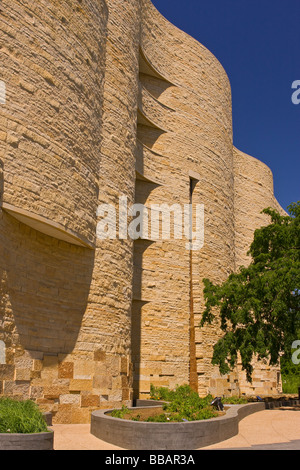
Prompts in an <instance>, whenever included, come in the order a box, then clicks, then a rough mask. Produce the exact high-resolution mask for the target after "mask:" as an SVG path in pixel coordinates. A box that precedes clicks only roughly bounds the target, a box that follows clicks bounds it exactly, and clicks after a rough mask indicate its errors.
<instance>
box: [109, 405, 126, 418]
mask: <svg viewBox="0 0 300 470" xmlns="http://www.w3.org/2000/svg"><path fill="white" fill-rule="evenodd" d="M126 414H130V410H129V408H127V406H125V405H122V408H121V409H120V410H113V411H112V412H111V416H112V417H113V418H121V419H123V418H124V416H125V415H126Z"/></svg>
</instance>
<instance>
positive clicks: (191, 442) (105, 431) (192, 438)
mask: <svg viewBox="0 0 300 470" xmlns="http://www.w3.org/2000/svg"><path fill="white" fill-rule="evenodd" d="M150 406H151V405H150ZM152 406H153V403H152ZM144 408H145V407H140V406H139V407H135V408H130V409H131V410H137V409H140V410H143V409H144ZM157 408H161V405H158V406H157ZM264 409H265V403H263V402H259V403H249V404H246V405H231V406H229V405H228V409H227V411H226V414H225V415H223V416H220V417H218V418H212V419H206V420H201V421H188V422H169V423H151V422H150V423H149V422H142V421H132V420H127V419H120V418H113V417H112V416H110V415H109V414H110V413H111V412H112V411H113V410H99V411H94V412H93V413H92V415H91V428H90V430H91V434H93V435H94V436H96V437H98V438H99V439H101V440H103V441H105V442H108V443H110V444H113V445H116V446H118V447H121V448H123V449H126V450H193V449H199V448H201V447H205V446H208V445H211V444H215V443H217V442H221V441H224V440H225V439H229V438H230V437H233V436H235V435H236V434H237V433H238V424H239V421H240V420H241V419H243V418H244V417H245V416H248V415H249V414H252V413H255V412H257V411H262V410H264Z"/></svg>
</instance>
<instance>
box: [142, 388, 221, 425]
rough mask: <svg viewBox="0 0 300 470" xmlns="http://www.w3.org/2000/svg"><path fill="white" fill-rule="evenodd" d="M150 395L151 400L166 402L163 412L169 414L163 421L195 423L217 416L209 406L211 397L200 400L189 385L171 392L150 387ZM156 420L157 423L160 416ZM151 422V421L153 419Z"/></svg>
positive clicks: (160, 418)
mask: <svg viewBox="0 0 300 470" xmlns="http://www.w3.org/2000/svg"><path fill="white" fill-rule="evenodd" d="M150 393H151V398H154V399H163V400H165V401H167V402H168V403H166V404H165V405H164V406H163V409H164V411H165V412H166V413H169V415H168V416H166V417H165V420H164V421H183V420H187V421H195V420H200V419H210V418H214V417H216V416H218V413H217V411H216V410H215V409H213V408H212V406H211V405H210V403H211V401H212V400H213V397H212V395H207V396H206V397H205V398H200V397H199V395H198V393H197V392H195V391H193V390H192V389H191V387H190V386H189V385H181V386H179V387H176V389H175V390H173V391H172V390H169V389H167V388H164V387H159V388H156V387H154V386H152V385H151V388H150ZM156 418H157V419H158V420H159V421H161V420H162V419H163V418H162V416H161V417H156ZM168 418H169V419H168ZM151 420H152V421H153V419H151Z"/></svg>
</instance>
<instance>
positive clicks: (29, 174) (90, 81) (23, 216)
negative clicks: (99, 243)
mask: <svg viewBox="0 0 300 470" xmlns="http://www.w3.org/2000/svg"><path fill="white" fill-rule="evenodd" d="M106 22H107V8H106V4H105V1H104V0H98V1H96V2H92V1H85V2H84V4H81V3H80V2H62V3H60V4H59V3H58V2H55V1H51V2H47V1H43V0H39V1H38V2H27V1H22V2H10V1H3V2H2V13H1V34H2V40H1V42H2V47H1V64H2V68H1V74H2V77H1V79H2V80H3V81H4V82H5V83H6V104H5V105H2V106H1V109H0V112H1V140H2V145H3V148H4V149H5V156H4V159H3V164H4V194H3V208H6V209H8V210H9V212H10V214H12V215H14V216H16V217H17V218H18V219H19V220H21V221H23V222H25V223H27V224H28V225H30V226H32V227H34V228H36V227H38V229H39V230H41V231H44V233H49V234H50V235H54V236H57V238H61V237H64V235H63V233H64V232H65V238H62V239H67V238H66V237H67V235H68V234H70V241H71V242H72V237H73V240H74V242H75V243H76V241H77V243H78V244H83V245H88V246H93V245H94V244H95V226H96V208H97V197H98V192H99V165H100V143H101V132H99V130H100V129H101V127H102V89H103V80H104V72H105V70H104V58H105V47H106V44H105V39H106V33H105V31H106ZM60 235H61V236H60Z"/></svg>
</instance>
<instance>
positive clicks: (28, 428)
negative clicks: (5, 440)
mask: <svg viewBox="0 0 300 470" xmlns="http://www.w3.org/2000/svg"><path fill="white" fill-rule="evenodd" d="M47 431H48V428H47V424H46V421H45V419H44V417H43V414H42V413H41V411H40V410H39V408H38V406H37V405H36V403H34V402H33V401H31V400H25V401H18V400H14V399H12V398H8V397H2V398H0V433H21V434H29V433H38V432H47Z"/></svg>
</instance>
